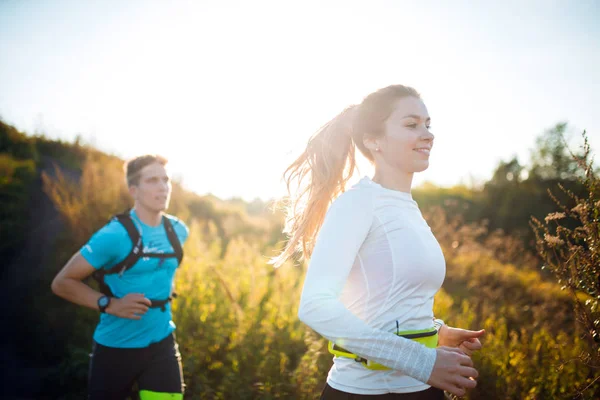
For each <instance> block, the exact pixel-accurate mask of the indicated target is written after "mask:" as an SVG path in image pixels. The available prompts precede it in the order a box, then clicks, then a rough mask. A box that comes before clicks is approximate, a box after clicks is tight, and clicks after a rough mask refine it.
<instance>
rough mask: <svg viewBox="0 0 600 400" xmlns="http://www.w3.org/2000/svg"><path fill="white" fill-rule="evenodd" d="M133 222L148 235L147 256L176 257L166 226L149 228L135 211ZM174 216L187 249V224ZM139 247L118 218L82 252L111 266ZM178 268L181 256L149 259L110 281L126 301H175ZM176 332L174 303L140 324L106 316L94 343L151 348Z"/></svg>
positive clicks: (96, 264)
mask: <svg viewBox="0 0 600 400" xmlns="http://www.w3.org/2000/svg"><path fill="white" fill-rule="evenodd" d="M130 213H131V217H132V220H133V222H134V224H135V226H136V227H137V229H138V231H139V232H140V233H141V235H142V242H143V244H144V252H145V253H173V247H172V246H171V243H170V242H169V239H168V237H167V232H166V231H165V228H164V226H163V224H162V223H161V224H160V225H158V226H149V225H146V224H144V223H143V222H142V221H141V220H140V219H139V218H138V216H137V215H136V213H135V210H131V212H130ZM164 216H165V217H166V218H169V220H170V221H171V224H172V225H173V229H174V230H175V233H176V234H177V237H178V238H179V241H180V242H181V244H182V245H183V243H184V242H185V240H186V239H187V237H188V233H189V231H188V228H187V226H186V225H185V224H184V223H183V222H182V221H181V220H179V219H177V218H176V217H174V216H172V215H167V214H164ZM132 246H133V244H132V243H131V239H130V238H129V235H128V234H127V231H126V230H125V227H124V226H123V225H122V224H121V223H120V222H118V221H116V220H113V221H111V222H109V223H108V224H107V225H105V226H104V227H103V228H101V229H100V230H99V231H97V232H96V233H95V234H94V235H93V236H92V237H91V238H90V240H89V241H88V243H87V244H86V245H85V246H83V247H82V248H81V250H80V253H81V255H82V256H83V258H85V259H86V260H87V261H88V262H89V263H90V264H91V265H92V266H93V267H94V268H96V269H100V268H106V269H108V268H110V267H112V266H114V265H116V264H117V263H118V262H120V261H122V260H123V259H125V257H126V256H127V255H128V254H129V252H130V251H131V248H132ZM176 268H177V258H176V257H173V258H166V259H160V258H152V257H143V258H141V259H140V260H139V261H138V262H137V263H135V265H134V266H133V267H131V268H130V269H128V270H127V271H125V272H124V273H123V275H122V276H119V274H118V273H117V274H109V275H106V276H105V277H104V280H105V282H106V284H107V285H108V287H110V290H111V291H112V292H113V294H114V295H115V297H118V298H122V297H124V296H125V295H127V294H129V293H141V294H143V295H144V296H145V297H146V298H148V299H155V300H161V299H166V298H168V297H169V295H170V293H171V288H172V285H173V279H174V277H175V270H176ZM174 330H175V324H174V323H173V321H172V316H171V304H170V303H169V304H167V305H166V307H165V311H162V309H161V308H160V307H159V308H150V309H148V311H147V312H146V313H145V314H144V315H143V316H142V318H141V319H139V320H134V319H127V318H120V317H116V316H114V315H110V314H106V313H102V314H100V322H99V323H98V326H97V327H96V331H95V332H94V340H95V341H96V342H98V343H100V344H101V345H104V346H108V347H117V348H142V347H148V346H149V345H150V344H152V343H156V342H159V341H161V340H162V339H164V338H166V337H167V336H168V335H169V334H170V333H171V332H173V331H174Z"/></svg>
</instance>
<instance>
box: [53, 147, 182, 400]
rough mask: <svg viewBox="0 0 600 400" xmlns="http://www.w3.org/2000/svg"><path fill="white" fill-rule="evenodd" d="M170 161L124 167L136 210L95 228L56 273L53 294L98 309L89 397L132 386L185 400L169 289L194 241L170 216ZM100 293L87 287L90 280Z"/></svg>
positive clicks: (122, 393)
mask: <svg viewBox="0 0 600 400" xmlns="http://www.w3.org/2000/svg"><path fill="white" fill-rule="evenodd" d="M166 164H167V160H166V159H165V158H163V157H160V156H154V155H144V156H140V157H137V158H135V159H133V160H131V161H129V162H127V163H126V164H125V174H126V177H127V185H128V187H129V193H130V194H131V196H132V197H133V199H134V207H133V208H132V209H131V210H130V211H128V212H126V213H124V214H121V215H119V216H116V217H115V218H114V219H113V220H111V221H110V222H109V223H108V224H107V225H105V226H104V227H103V228H101V229H100V230H99V231H97V232H96V233H95V234H94V235H93V236H92V237H91V239H90V240H89V242H88V243H87V244H86V245H85V246H83V247H82V248H81V249H80V250H79V251H78V252H77V253H76V254H75V255H73V257H72V258H71V259H70V260H69V261H68V262H67V264H66V265H65V266H64V267H63V269H62V270H61V271H60V272H59V273H58V274H57V276H56V277H55V278H54V281H53V282H52V291H53V292H54V293H55V294H57V295H58V296H60V297H63V298H65V299H67V300H69V301H71V302H73V303H76V304H79V305H82V306H86V307H89V308H92V309H96V310H99V311H100V312H101V314H100V322H99V323H98V325H97V327H96V330H95V332H94V347H93V352H92V358H91V362H90V374H89V380H88V382H89V388H88V393H89V395H88V399H90V400H95V399H104V400H105V399H125V398H126V397H127V396H128V395H129V394H130V393H131V388H132V385H133V383H134V381H137V383H138V387H139V389H140V398H141V399H142V400H144V399H182V398H183V387H184V384H183V374H182V369H181V356H180V354H179V350H178V346H177V343H176V341H175V338H174V333H173V331H174V330H175V325H174V324H173V321H172V320H171V308H170V303H169V302H170V300H171V296H172V293H171V290H172V285H173V280H174V275H175V270H176V268H177V267H178V265H179V263H180V261H181V257H182V256H183V252H182V250H181V245H182V244H183V243H184V242H185V240H186V239H187V236H188V229H187V227H186V226H185V224H184V223H183V222H182V221H180V220H178V219H177V218H175V217H173V216H171V215H167V214H165V213H164V210H166V209H167V207H168V205H169V200H170V195H171V182H170V179H169V175H168V174H167V170H166V168H165V166H166ZM92 274H93V275H94V277H95V278H96V279H97V280H98V281H99V283H100V285H99V286H100V288H101V291H102V292H103V293H101V292H98V291H96V290H94V289H93V288H91V287H90V286H88V285H86V284H85V283H83V280H84V279H85V278H87V277H88V276H90V275H92Z"/></svg>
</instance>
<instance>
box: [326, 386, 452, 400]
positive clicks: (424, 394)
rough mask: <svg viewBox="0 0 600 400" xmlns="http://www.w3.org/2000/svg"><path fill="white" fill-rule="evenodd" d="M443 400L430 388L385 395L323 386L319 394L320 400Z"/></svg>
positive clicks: (439, 391) (441, 395) (441, 396)
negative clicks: (343, 390)
mask: <svg viewBox="0 0 600 400" xmlns="http://www.w3.org/2000/svg"><path fill="white" fill-rule="evenodd" d="M361 399H365V400H367V399H374V400H375V399H376V400H444V391H443V390H440V389H436V388H434V387H430V388H429V389H427V390H422V391H420V392H412V393H386V394H354V393H346V392H342V391H341V390H337V389H334V388H332V387H331V386H329V385H328V384H325V388H324V389H323V392H322V393H321V400H361Z"/></svg>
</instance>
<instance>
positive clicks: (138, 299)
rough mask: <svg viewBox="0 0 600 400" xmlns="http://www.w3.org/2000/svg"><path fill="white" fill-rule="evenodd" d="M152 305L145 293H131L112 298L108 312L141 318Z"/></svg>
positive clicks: (107, 308) (119, 315)
mask: <svg viewBox="0 0 600 400" xmlns="http://www.w3.org/2000/svg"><path fill="white" fill-rule="evenodd" d="M151 305H152V303H151V302H150V300H148V299H147V298H146V297H144V295H143V294H141V293H129V294H128V295H126V296H125V297H123V298H121V299H116V298H114V297H113V298H112V299H110V304H109V305H108V307H106V313H107V314H110V315H114V316H116V317H120V318H128V319H141V318H142V315H144V314H145V313H146V311H148V308H149V307H150V306H151Z"/></svg>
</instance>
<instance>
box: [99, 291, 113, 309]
mask: <svg viewBox="0 0 600 400" xmlns="http://www.w3.org/2000/svg"><path fill="white" fill-rule="evenodd" d="M111 300H112V298H111V297H109V296H106V295H102V296H100V297H99V298H98V301H97V304H98V310H100V312H101V313H106V311H107V309H108V307H109V306H110V303H112V301H111Z"/></svg>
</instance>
